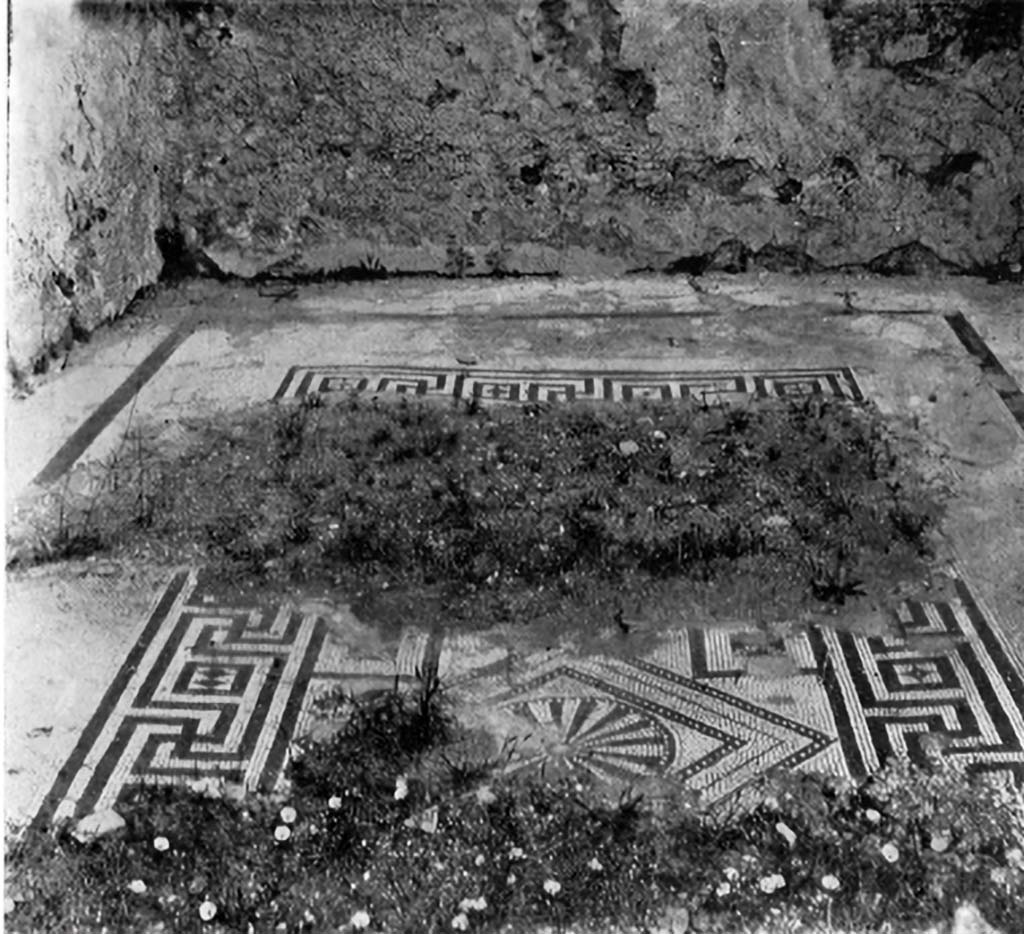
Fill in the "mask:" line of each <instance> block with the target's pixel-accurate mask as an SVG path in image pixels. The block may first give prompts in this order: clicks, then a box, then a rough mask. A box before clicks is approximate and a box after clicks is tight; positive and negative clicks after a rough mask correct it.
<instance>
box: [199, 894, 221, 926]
mask: <svg viewBox="0 0 1024 934" xmlns="http://www.w3.org/2000/svg"><path fill="white" fill-rule="evenodd" d="M216 914H217V906H216V905H215V904H214V903H213V902H211V901H210V900H209V899H208V898H207V899H204V900H203V903H202V904H201V905H200V906H199V917H200V918H202V919H203V920H204V921H212V920H213V917H214V915H216Z"/></svg>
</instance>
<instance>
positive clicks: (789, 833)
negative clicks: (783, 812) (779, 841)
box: [775, 821, 796, 846]
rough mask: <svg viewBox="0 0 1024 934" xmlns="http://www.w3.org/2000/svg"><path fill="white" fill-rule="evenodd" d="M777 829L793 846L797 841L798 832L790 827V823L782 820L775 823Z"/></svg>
mask: <svg viewBox="0 0 1024 934" xmlns="http://www.w3.org/2000/svg"><path fill="white" fill-rule="evenodd" d="M775 829H776V830H777V831H778V832H779V834H780V835H781V836H782V837H784V838H785V840H786V843H788V844H789V845H790V846H793V845H794V844H795V843H796V834H795V833H794V832H793V830H792V829H791V828H790V826H789V825H788V824H784V823H783V822H782V821H779V822H778V823H777V824H776V825H775Z"/></svg>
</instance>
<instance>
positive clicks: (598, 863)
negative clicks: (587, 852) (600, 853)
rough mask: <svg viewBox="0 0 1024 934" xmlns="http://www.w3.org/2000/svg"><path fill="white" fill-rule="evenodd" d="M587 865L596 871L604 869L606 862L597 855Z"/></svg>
mask: <svg viewBox="0 0 1024 934" xmlns="http://www.w3.org/2000/svg"><path fill="white" fill-rule="evenodd" d="M587 866H588V867H589V868H591V869H593V870H594V872H600V871H601V870H602V869H604V864H603V863H602V862H601V860H599V859H598V858H597V857H596V856H595V857H594V858H593V859H592V860H591V861H590V862H589V863H587Z"/></svg>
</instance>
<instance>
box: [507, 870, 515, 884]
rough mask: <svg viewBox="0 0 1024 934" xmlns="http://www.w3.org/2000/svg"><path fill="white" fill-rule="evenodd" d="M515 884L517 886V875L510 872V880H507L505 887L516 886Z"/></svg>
mask: <svg viewBox="0 0 1024 934" xmlns="http://www.w3.org/2000/svg"><path fill="white" fill-rule="evenodd" d="M515 884H516V874H515V873H514V872H510V873H509V874H508V878H506V879H505V885H515Z"/></svg>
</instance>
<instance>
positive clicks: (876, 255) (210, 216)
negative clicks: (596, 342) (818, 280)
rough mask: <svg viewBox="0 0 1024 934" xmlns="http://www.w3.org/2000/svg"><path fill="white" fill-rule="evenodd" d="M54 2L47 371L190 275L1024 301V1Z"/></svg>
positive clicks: (27, 351)
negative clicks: (865, 284) (825, 288)
mask: <svg viewBox="0 0 1024 934" xmlns="http://www.w3.org/2000/svg"><path fill="white" fill-rule="evenodd" d="M54 3H56V0H49V2H48V3H47V4H46V5H44V6H43V7H42V8H40V7H38V5H33V4H26V5H21V4H16V9H15V19H14V28H15V33H14V34H15V42H14V75H13V80H14V87H13V96H12V107H13V111H12V113H13V117H14V121H13V136H12V156H13V160H12V170H13V185H14V195H13V205H12V206H13V209H14V210H13V214H14V221H15V223H14V235H13V248H14V254H15V256H14V267H15V271H16V276H15V281H14V294H13V304H12V305H11V307H12V308H13V313H12V317H11V322H10V324H9V347H10V352H11V356H12V358H13V359H14V360H15V361H18V362H20V363H23V362H24V361H26V360H29V359H32V358H33V356H36V357H38V355H39V354H40V353H41V352H42V351H43V350H45V348H47V347H50V346H52V345H53V343H54V342H55V341H56V342H59V341H60V340H61V339H62V338H63V337H66V335H67V333H68V330H69V328H70V329H71V331H72V332H73V331H74V330H75V329H79V330H88V329H90V328H92V327H93V326H95V324H96V323H97V322H99V321H101V320H104V319H106V318H109V317H112V316H114V315H116V314H118V313H120V311H121V310H122V309H123V308H124V307H125V305H126V304H127V303H128V301H129V300H130V299H131V297H132V295H133V294H134V293H135V290H136V289H138V288H139V287H140V286H143V285H145V284H146V283H148V282H151V281H153V280H154V279H155V278H156V276H157V273H158V271H159V270H160V268H161V262H162V261H164V262H165V265H164V266H163V268H164V270H165V272H167V273H174V274H189V273H199V274H202V273H207V274H231V275H241V276H254V275H269V276H319V275H353V274H354V275H374V274H379V273H381V272H382V271H384V270H388V271H392V272H438V273H443V274H449V275H485V274H511V273H568V274H573V273H600V274H614V273H619V272H624V271H626V270H630V269H664V270H670V271H677V272H688V273H700V272H702V271H704V270H705V269H717V270H727V271H742V270H747V269H751V268H754V269H757V268H766V269H771V270H776V271H792V272H806V271H812V270H816V269H820V268H822V267H829V268H831V267H850V266H854V267H866V268H870V269H872V270H874V271H878V272H887V273H901V272H902V273H943V272H958V271H972V272H986V273H988V274H996V275H1003V274H1006V275H1015V276H1019V269H1020V266H1019V264H1020V261H1021V258H1022V253H1024V162H1022V153H1024V62H1022V55H1021V50H1022V11H1024V4H1021V3H1019V2H1018V0H290V2H282V0H276V2H271V0H234V2H232V3H230V4H229V3H222V2H219V0H209V2H207V0H139V2H138V3H135V4H132V3H122V2H118V0H92V2H88V3H79V4H78V5H77V6H76V7H75V8H74V10H71V9H70V8H68V7H64V6H54V5H53V4H54ZM35 10H40V12H33V11H35ZM158 244H159V247H160V249H161V250H162V253H163V256H162V258H161V255H160V253H159V252H158V248H157V246H158Z"/></svg>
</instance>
